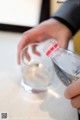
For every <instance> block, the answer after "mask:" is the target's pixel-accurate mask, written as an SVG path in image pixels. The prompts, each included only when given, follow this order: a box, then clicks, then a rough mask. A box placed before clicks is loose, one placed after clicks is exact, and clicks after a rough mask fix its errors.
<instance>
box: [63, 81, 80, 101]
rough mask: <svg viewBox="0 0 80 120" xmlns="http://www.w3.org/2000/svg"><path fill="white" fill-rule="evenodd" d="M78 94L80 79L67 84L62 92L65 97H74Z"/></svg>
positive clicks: (79, 92) (79, 91)
mask: <svg viewBox="0 0 80 120" xmlns="http://www.w3.org/2000/svg"><path fill="white" fill-rule="evenodd" d="M79 94H80V80H77V81H76V82H74V83H72V84H71V85H69V86H68V87H67V89H66V91H65V93H64V95H65V97H66V98H68V99H71V98H74V97H75V96H78V95H79Z"/></svg>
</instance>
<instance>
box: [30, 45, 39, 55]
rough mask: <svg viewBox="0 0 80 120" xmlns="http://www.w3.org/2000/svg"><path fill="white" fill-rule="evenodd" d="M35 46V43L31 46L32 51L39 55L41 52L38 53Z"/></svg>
mask: <svg viewBox="0 0 80 120" xmlns="http://www.w3.org/2000/svg"><path fill="white" fill-rule="evenodd" d="M36 47H37V45H33V46H32V52H33V53H34V54H36V55H38V56H40V55H41V54H40V52H38V51H37V50H36Z"/></svg>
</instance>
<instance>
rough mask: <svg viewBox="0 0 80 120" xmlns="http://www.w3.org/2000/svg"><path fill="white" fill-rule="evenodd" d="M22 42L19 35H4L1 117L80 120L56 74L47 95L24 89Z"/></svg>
mask: <svg viewBox="0 0 80 120" xmlns="http://www.w3.org/2000/svg"><path fill="white" fill-rule="evenodd" d="M20 38H21V34H19V33H10V32H1V31H0V55H1V56H0V114H2V113H7V118H8V120H78V115H77V110H76V109H74V108H72V106H71V104H70V101H69V100H67V99H65V97H64V90H65V86H64V85H63V84H62V83H61V82H60V81H59V79H58V78H57V76H56V74H54V80H53V84H52V87H51V89H50V90H49V93H47V94H44V95H43V94H41V95H34V94H30V93H27V92H25V91H24V89H23V88H21V85H20V68H19V66H18V65H17V55H16V54H17V43H18V42H19V40H20ZM0 119H1V116H0Z"/></svg>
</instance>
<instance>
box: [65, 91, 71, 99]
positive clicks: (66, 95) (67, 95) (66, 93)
mask: <svg viewBox="0 0 80 120" xmlns="http://www.w3.org/2000/svg"><path fill="white" fill-rule="evenodd" d="M64 96H65V97H66V98H67V99H69V98H70V96H69V94H68V92H67V90H66V91H65V92H64Z"/></svg>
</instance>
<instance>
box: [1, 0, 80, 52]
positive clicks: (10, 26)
mask: <svg viewBox="0 0 80 120" xmlns="http://www.w3.org/2000/svg"><path fill="white" fill-rule="evenodd" d="M57 1H58V0H0V30H6V31H14V32H24V31H26V30H29V29H31V28H32V27H35V26H37V25H38V24H39V23H40V22H42V21H44V20H46V19H48V18H49V17H50V16H51V15H53V14H54V12H56V10H57V9H59V7H60V6H61V5H62V3H58V2H57ZM59 1H60V0H59ZM64 1H65V0H64ZM73 45H74V46H73V49H74V51H75V52H77V53H80V33H79V32H78V33H77V34H76V35H75V36H74V37H73Z"/></svg>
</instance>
